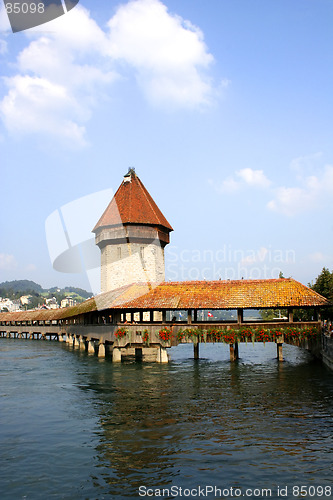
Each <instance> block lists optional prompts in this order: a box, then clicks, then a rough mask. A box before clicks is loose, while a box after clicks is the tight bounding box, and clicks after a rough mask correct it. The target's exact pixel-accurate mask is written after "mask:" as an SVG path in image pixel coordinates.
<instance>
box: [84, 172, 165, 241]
mask: <svg viewBox="0 0 333 500" xmlns="http://www.w3.org/2000/svg"><path fill="white" fill-rule="evenodd" d="M119 224H145V225H152V226H160V227H162V228H164V229H166V230H167V231H168V232H169V231H173V229H172V227H171V226H170V224H169V222H168V221H167V220H166V218H165V217H164V215H163V214H162V212H161V211H160V209H159V208H158V206H157V205H156V203H155V201H154V200H153V198H152V197H151V196H150V194H149V193H148V191H147V189H146V188H145V186H144V185H143V183H142V182H141V180H140V179H139V177H138V176H137V175H136V173H135V170H134V169H130V170H129V171H128V173H127V174H126V175H125V176H124V180H123V182H122V183H121V185H120V186H119V188H118V190H117V192H116V194H115V195H114V197H113V198H112V200H111V202H110V203H109V205H108V206H107V208H106V210H105V211H104V213H103V215H102V217H101V218H100V219H99V221H98V222H97V224H96V226H95V227H94V229H93V232H96V231H97V230H98V229H100V228H102V227H109V226H117V225H119Z"/></svg>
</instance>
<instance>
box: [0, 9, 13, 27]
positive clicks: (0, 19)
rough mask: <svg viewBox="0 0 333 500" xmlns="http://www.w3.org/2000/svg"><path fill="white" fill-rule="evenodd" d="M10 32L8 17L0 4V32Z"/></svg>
mask: <svg viewBox="0 0 333 500" xmlns="http://www.w3.org/2000/svg"><path fill="white" fill-rule="evenodd" d="M6 31H11V27H10V23H9V19H8V15H7V12H6V9H5V7H4V4H3V3H2V2H1V6H0V32H6Z"/></svg>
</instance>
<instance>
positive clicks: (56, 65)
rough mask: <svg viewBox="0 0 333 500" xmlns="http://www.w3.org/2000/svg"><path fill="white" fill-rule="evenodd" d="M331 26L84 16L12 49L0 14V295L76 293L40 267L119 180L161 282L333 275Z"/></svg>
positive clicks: (326, 22) (175, 9)
mask: <svg viewBox="0 0 333 500" xmlns="http://www.w3.org/2000/svg"><path fill="white" fill-rule="evenodd" d="M332 25H333V3H332V1H331V0H293V1H292V2H290V0H279V1H278V2H273V1H271V2H270V1H267V0H251V1H249V0H207V1H205V2H203V1H201V0H165V1H164V2H162V1H160V0H132V1H121V0H120V1H114V0H108V1H105V0H81V1H80V3H79V4H78V6H77V7H75V8H74V9H72V10H71V11H70V12H68V13H67V14H65V15H63V16H61V17H59V18H58V19H56V20H54V21H51V22H49V23H47V24H44V25H42V26H39V27H37V28H34V29H30V30H26V31H22V32H19V33H12V31H11V29H10V25H9V21H8V18H7V14H6V12H5V10H4V8H3V4H1V10H0V71H1V79H0V164H1V177H0V179H1V187H2V189H1V206H2V210H1V218H0V221H1V223H0V224H1V226H0V230H1V247H0V281H4V280H12V279H32V280H34V281H36V282H38V283H40V284H41V285H42V286H45V287H49V286H55V285H58V286H65V285H70V284H71V285H76V286H82V287H83V288H86V289H89V288H91V281H89V279H88V278H89V272H88V273H87V272H86V271H85V270H84V269H83V270H82V269H81V268H80V266H77V265H75V263H74V262H72V261H71V259H69V260H68V259H67V260H68V262H67V264H68V265H67V267H66V266H61V265H60V266H58V270H55V269H54V268H53V265H54V263H55V262H56V261H57V257H59V256H61V255H63V254H66V248H67V249H68V245H70V246H74V245H78V246H80V244H81V243H82V244H84V242H86V241H87V240H89V238H91V237H92V234H91V229H92V227H93V226H94V224H95V222H97V220H98V219H99V216H100V215H101V212H102V211H103V210H104V207H105V206H106V204H107V203H108V201H109V199H110V196H112V192H113V191H115V190H116V189H117V188H118V186H119V184H120V183H121V181H122V177H123V175H124V174H125V173H126V172H127V170H128V167H135V169H136V172H137V174H138V175H139V177H140V178H141V180H142V181H143V183H144V184H145V186H146V187H147V189H148V190H149V192H150V193H151V195H152V196H153V198H154V199H155V201H156V202H157V203H158V205H159V207H160V208H161V210H162V211H163V213H164V214H165V216H166V217H167V219H168V220H169V222H170V223H171V225H172V226H173V228H174V232H173V233H172V235H171V244H170V245H169V247H168V250H167V252H166V269H167V279H171V280H184V279H219V278H222V279H224V278H242V277H244V278H251V277H252V278H274V277H277V276H278V274H279V272H280V271H282V272H283V274H284V276H286V277H287V276H292V277H294V278H295V279H297V280H299V281H301V282H303V283H305V284H307V283H308V282H310V281H312V280H314V279H315V278H316V277H317V275H318V274H319V273H320V271H321V269H322V267H323V266H325V267H329V268H330V269H332V268H333V217H332V214H333V208H332V198H333V119H332V117H333V97H332V88H333V52H332V46H333V30H332ZM65 260H66V258H65ZM72 260H73V259H72ZM55 267H57V266H55ZM65 268H66V269H65ZM64 270H66V271H67V272H66V273H65V272H62V271H64ZM74 271H77V272H74ZM94 291H96V290H94Z"/></svg>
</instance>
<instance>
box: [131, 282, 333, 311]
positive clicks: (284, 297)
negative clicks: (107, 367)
mask: <svg viewBox="0 0 333 500" xmlns="http://www.w3.org/2000/svg"><path fill="white" fill-rule="evenodd" d="M327 305H329V301H328V300H327V299H325V297H322V296H321V295H319V294H318V293H317V292H315V291H314V290H312V289H311V288H308V287H306V286H305V285H302V284H301V283H299V282H298V281H295V280H293V279H291V278H288V279H284V278H281V279H267V280H223V281H222V280H221V281H182V282H170V283H161V284H160V285H158V286H157V287H155V288H154V289H152V290H151V291H150V292H148V293H147V294H145V295H142V296H140V297H138V298H136V299H134V300H132V301H130V302H127V303H126V304H123V305H122V307H124V308H134V309H135V308H137V309H191V308H193V309H238V308H240V309H242V308H243V309H256V308H258V309H261V308H284V307H310V306H317V307H318V306H327Z"/></svg>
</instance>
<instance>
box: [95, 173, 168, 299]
mask: <svg viewBox="0 0 333 500" xmlns="http://www.w3.org/2000/svg"><path fill="white" fill-rule="evenodd" d="M171 231H173V229H172V227H171V226H170V224H169V222H168V221H167V220H166V218H165V217H164V215H163V214H162V212H161V211H160V209H159V208H158V206H157V205H156V203H155V201H154V200H153V198H152V197H151V196H150V194H149V193H148V191H147V189H146V188H145V186H144V185H143V183H142V182H141V180H140V179H139V177H138V176H137V175H136V173H135V170H134V169H133V168H132V169H129V171H128V173H127V174H126V175H125V176H124V180H123V182H122V184H121V185H120V187H119V188H118V190H117V192H116V194H115V195H114V197H113V198H112V200H111V202H110V204H109V205H108V207H107V208H106V210H105V212H104V213H103V215H102V217H101V218H100V219H99V221H98V222H97V224H96V226H95V227H94V229H93V232H94V233H95V242H96V245H98V247H99V248H100V250H101V291H102V292H107V291H110V290H114V289H116V288H119V287H122V286H124V285H129V284H132V283H140V282H141V283H156V284H157V283H161V282H163V281H164V280H165V265H164V247H165V246H166V245H167V244H168V243H169V233H170V232H171Z"/></svg>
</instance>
